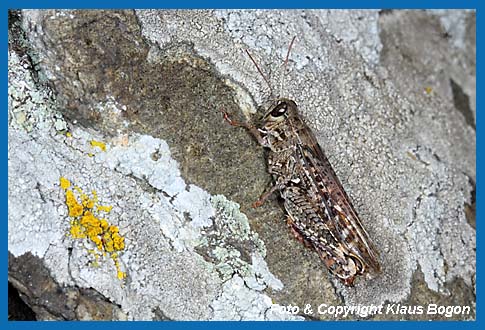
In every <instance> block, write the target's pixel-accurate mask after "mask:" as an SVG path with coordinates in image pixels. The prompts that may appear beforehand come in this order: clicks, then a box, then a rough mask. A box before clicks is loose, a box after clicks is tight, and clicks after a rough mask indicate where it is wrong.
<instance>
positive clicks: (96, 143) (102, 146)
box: [89, 140, 106, 151]
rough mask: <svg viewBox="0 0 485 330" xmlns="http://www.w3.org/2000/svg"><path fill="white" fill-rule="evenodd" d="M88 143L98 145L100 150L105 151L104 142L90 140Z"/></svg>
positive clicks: (92, 145) (93, 145)
mask: <svg viewBox="0 0 485 330" xmlns="http://www.w3.org/2000/svg"><path fill="white" fill-rule="evenodd" d="M89 143H91V147H98V148H99V149H101V150H102V151H106V144H104V143H103V142H100V141H96V140H91V141H90V142H89Z"/></svg>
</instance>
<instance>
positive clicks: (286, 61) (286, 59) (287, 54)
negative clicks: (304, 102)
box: [280, 36, 296, 95]
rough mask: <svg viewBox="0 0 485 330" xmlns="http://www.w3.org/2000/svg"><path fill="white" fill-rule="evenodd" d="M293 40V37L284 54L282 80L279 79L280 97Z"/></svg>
mask: <svg viewBox="0 0 485 330" xmlns="http://www.w3.org/2000/svg"><path fill="white" fill-rule="evenodd" d="M295 39H296V36H294V37H293V39H291V42H290V45H289V46H288V52H287V53H286V58H285V62H284V64H283V67H284V72H283V79H281V86H280V95H282V94H283V87H284V86H285V80H286V79H285V78H286V75H287V73H288V59H289V58H290V52H291V48H292V47H293V43H294V42H295Z"/></svg>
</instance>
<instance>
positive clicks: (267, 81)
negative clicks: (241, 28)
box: [246, 49, 274, 97]
mask: <svg viewBox="0 0 485 330" xmlns="http://www.w3.org/2000/svg"><path fill="white" fill-rule="evenodd" d="M246 53H247V54H248V56H249V58H250V59H251V61H252V62H253V63H254V65H255V66H256V69H258V72H259V74H260V75H261V76H262V77H263V79H264V81H265V82H266V84H267V85H268V87H269V92H270V93H271V96H272V97H274V93H273V89H272V88H271V84H270V83H269V80H268V78H266V76H265V75H264V74H263V71H261V69H260V68H259V65H258V63H256V60H255V59H254V58H253V56H252V55H251V53H250V52H249V50H248V49H246Z"/></svg>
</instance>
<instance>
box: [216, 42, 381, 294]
mask: <svg viewBox="0 0 485 330" xmlns="http://www.w3.org/2000/svg"><path fill="white" fill-rule="evenodd" d="M291 44H293V41H292V43H291ZM291 44H290V48H291ZM288 54H289V50H288ZM248 55H249V56H250V57H251V54H249V52H248ZM288 56H289V55H288ZM288 56H287V60H288ZM251 60H252V61H253V62H254V64H255V65H256V67H257V68H258V71H259V72H260V73H261V74H262V72H261V70H260V69H259V67H258V66H257V64H256V62H255V61H254V59H253V58H252V57H251ZM287 60H286V61H285V64H286V62H287ZM262 75H263V74H262ZM263 78H265V77H264V75H263ZM265 80H266V78H265ZM266 81H267V80H266ZM268 85H269V84H268ZM270 88H271V87H270ZM224 118H225V119H226V120H227V121H228V122H229V123H230V124H231V125H233V126H240V127H244V128H246V129H247V130H248V131H249V132H250V133H251V134H252V135H253V136H254V137H255V138H256V139H257V141H258V142H259V144H261V145H262V146H263V147H265V148H267V149H269V153H268V158H267V165H268V172H269V173H270V174H271V175H272V176H273V179H274V185H273V186H272V187H271V189H269V190H268V191H267V192H265V193H264V194H263V195H262V196H261V198H260V199H259V200H258V201H256V202H255V203H254V205H253V206H254V207H258V206H260V205H261V204H263V202H264V201H265V200H266V199H267V198H268V197H269V196H270V195H271V194H272V193H273V192H275V191H279V193H280V195H281V197H282V199H283V204H284V208H285V210H286V212H287V213H288V217H287V223H288V226H289V227H290V229H291V231H292V232H293V233H294V234H295V236H296V237H297V239H298V240H299V241H301V242H302V243H304V244H305V245H306V246H308V247H311V248H313V249H314V250H315V251H316V252H317V253H318V254H319V256H320V258H321V259H322V260H323V262H324V263H325V265H326V267H327V268H328V269H329V271H330V272H331V273H332V274H334V275H335V276H336V277H337V278H339V279H340V280H341V281H342V282H343V283H344V284H345V285H347V286H352V285H353V282H354V280H355V278H356V277H357V276H359V275H363V274H365V273H368V272H379V271H380V264H379V261H378V253H377V251H376V249H375V247H374V246H373V244H372V242H371V240H370V238H369V235H368V234H367V232H366V231H365V229H364V228H363V226H362V223H361V221H360V219H359V216H358V215H357V212H356V211H355V209H354V207H353V206H352V203H351V202H350V199H349V197H348V195H347V194H346V192H345V190H344V188H343V187H342V185H341V183H340V181H339V179H338V178H337V175H336V174H335V171H334V170H333V168H332V166H331V165H330V163H329V161H328V159H327V157H326V156H325V154H324V152H323V151H322V149H321V147H320V146H319V144H318V142H317V140H316V138H315V136H314V135H313V133H312V131H311V130H310V128H309V127H308V126H307V125H306V124H305V123H304V121H303V120H302V118H301V117H300V115H299V114H298V107H297V105H296V103H295V102H294V101H292V100H290V99H286V98H278V99H276V100H275V101H274V102H273V103H272V105H271V106H270V107H269V110H268V111H267V112H266V114H265V115H264V116H263V119H262V124H261V126H259V127H256V126H254V125H250V124H248V123H241V122H235V121H232V120H231V119H230V118H229V116H228V115H227V113H225V112H224Z"/></svg>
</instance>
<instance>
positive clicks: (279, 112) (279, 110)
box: [271, 102, 288, 117]
mask: <svg viewBox="0 0 485 330" xmlns="http://www.w3.org/2000/svg"><path fill="white" fill-rule="evenodd" d="M287 110H288V104H287V103H286V102H281V103H279V104H278V105H277V106H276V107H275V108H274V109H273V110H272V111H271V117H280V116H283V115H284V114H285V113H286V111H287Z"/></svg>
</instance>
